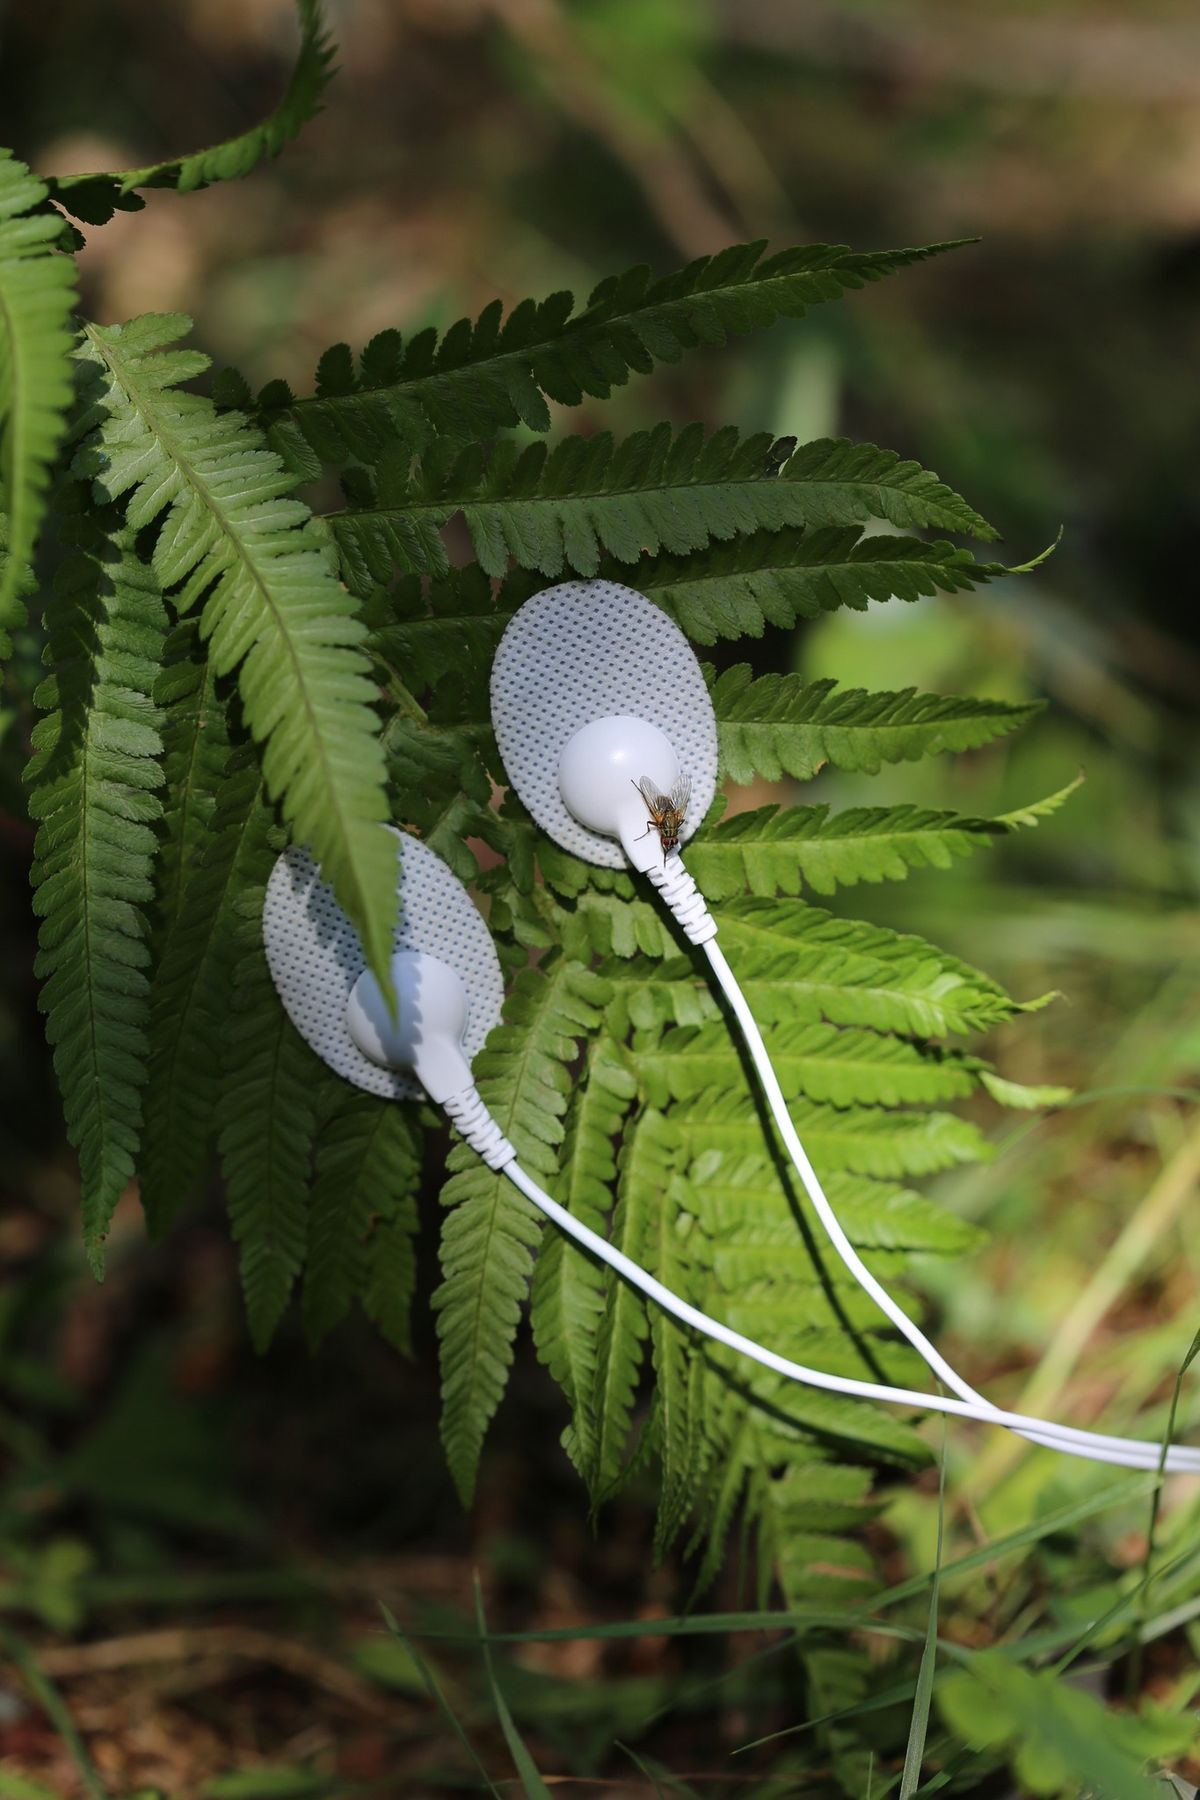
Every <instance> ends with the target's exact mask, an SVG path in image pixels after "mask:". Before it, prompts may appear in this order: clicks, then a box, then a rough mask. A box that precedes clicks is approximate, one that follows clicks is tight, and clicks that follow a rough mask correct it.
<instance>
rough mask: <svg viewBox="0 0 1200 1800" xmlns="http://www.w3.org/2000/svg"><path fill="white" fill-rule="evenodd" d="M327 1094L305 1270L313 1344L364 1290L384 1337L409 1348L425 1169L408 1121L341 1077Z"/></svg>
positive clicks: (328, 1087)
mask: <svg viewBox="0 0 1200 1800" xmlns="http://www.w3.org/2000/svg"><path fill="white" fill-rule="evenodd" d="M323 1091H324V1094H325V1096H326V1104H325V1105H324V1106H323V1107H322V1109H321V1110H322V1111H323V1112H324V1115H325V1116H324V1122H323V1124H322V1126H321V1133H320V1138H319V1141H318V1145H317V1163H316V1181H315V1182H314V1184H313V1191H312V1201H311V1204H310V1207H309V1215H308V1257H307V1261H306V1263H305V1269H304V1326H305V1330H306V1332H307V1334H308V1341H309V1343H310V1345H311V1346H312V1347H313V1348H314V1349H316V1347H317V1346H318V1345H319V1344H320V1343H321V1341H322V1339H323V1338H325V1337H326V1336H327V1334H328V1333H329V1332H330V1331H331V1330H332V1329H333V1327H334V1326H335V1325H337V1324H338V1323H339V1322H340V1321H341V1320H342V1319H343V1318H344V1317H345V1315H346V1313H347V1312H348V1311H349V1309H350V1304H351V1302H352V1301H353V1300H354V1299H355V1298H356V1297H358V1298H361V1300H362V1303H363V1307H364V1310H365V1311H366V1313H367V1314H368V1316H369V1317H370V1318H371V1319H372V1320H373V1321H374V1323H375V1324H377V1325H378V1326H379V1329H380V1330H381V1331H382V1333H383V1335H384V1336H385V1337H386V1338H387V1339H388V1341H389V1342H390V1343H392V1344H394V1345H395V1347H396V1348H397V1349H398V1350H404V1351H410V1350H411V1338H410V1322H409V1314H410V1310H411V1306H412V1296H413V1291H414V1288H415V1286H416V1274H417V1266H416V1254H415V1251H414V1247H413V1238H414V1236H415V1234H416V1228H417V1208H416V1198H415V1193H414V1190H415V1187H416V1182H417V1177H418V1175H419V1173H420V1161H419V1157H418V1145H417V1140H416V1136H415V1133H414V1131H413V1125H412V1120H411V1118H410V1116H409V1112H408V1109H406V1108H405V1107H402V1106H397V1105H396V1103H395V1102H394V1101H386V1100H377V1099H376V1098H375V1097H374V1095H372V1094H363V1093H359V1092H357V1091H356V1090H355V1089H354V1088H352V1087H351V1086H350V1085H349V1084H348V1083H347V1082H345V1081H341V1080H329V1081H327V1082H326V1084H325V1088H324V1090H323Z"/></svg>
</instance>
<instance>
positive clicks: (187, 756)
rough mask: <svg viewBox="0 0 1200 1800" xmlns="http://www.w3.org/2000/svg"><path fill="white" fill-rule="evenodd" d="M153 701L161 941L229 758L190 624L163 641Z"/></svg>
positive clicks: (206, 665) (224, 725) (208, 672)
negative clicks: (160, 805)
mask: <svg viewBox="0 0 1200 1800" xmlns="http://www.w3.org/2000/svg"><path fill="white" fill-rule="evenodd" d="M154 698H155V702H156V703H157V705H158V706H159V707H160V709H161V711H162V715H163V776H164V785H165V787H166V795H167V807H166V811H165V817H164V820H163V833H162V846H161V849H160V851H159V860H158V883H157V889H158V892H157V899H158V908H157V911H158V935H159V937H160V938H161V940H162V941H163V942H165V941H166V940H167V938H168V937H169V936H170V932H171V930H172V928H173V926H174V925H175V922H176V920H177V919H178V917H179V912H180V908H181V907H182V904H183V896H184V892H185V890H186V887H187V884H188V881H189V879H190V878H191V875H192V873H193V871H194V869H195V866H196V859H197V857H198V856H199V854H200V850H201V846H202V845H203V844H204V841H205V838H206V835H207V833H208V829H209V827H210V825H211V823H212V819H213V814H214V811H215V808H216V804H217V792H218V789H219V788H220V785H221V781H222V779H223V777H224V774H225V765H226V763H227V761H228V759H229V725H228V721H227V719H226V716H225V708H224V705H223V704H222V701H221V699H220V696H219V695H218V693H217V679H216V675H215V673H214V671H213V667H212V664H211V663H210V662H209V660H208V658H207V656H206V655H205V654H204V646H203V645H202V644H201V642H200V634H199V629H198V627H197V624H196V621H195V620H194V619H184V620H182V621H181V622H180V623H179V624H178V625H176V626H175V627H174V629H173V630H172V631H171V632H170V633H169V634H168V637H167V642H166V647H165V649H164V652H163V666H162V669H161V670H160V671H159V676H158V680H157V681H156V682H155V684H154Z"/></svg>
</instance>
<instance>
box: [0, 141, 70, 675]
mask: <svg viewBox="0 0 1200 1800" xmlns="http://www.w3.org/2000/svg"><path fill="white" fill-rule="evenodd" d="M45 200H46V186H45V183H44V182H41V181H38V179H37V178H36V176H34V175H31V174H30V172H29V170H28V169H27V168H26V167H25V165H24V163H20V162H18V161H17V159H16V158H15V157H14V156H13V154H12V152H11V151H10V150H0V481H2V483H3V501H2V502H0V513H7V542H6V545H5V549H6V554H5V556H4V557H2V558H0V655H3V656H7V655H8V654H9V651H10V650H11V648H12V643H11V639H10V637H9V633H10V631H11V630H12V629H13V627H14V626H17V625H20V624H22V623H23V622H24V619H25V608H24V606H23V604H22V602H21V599H20V590H21V584H22V580H23V576H24V571H25V567H26V564H27V563H28V562H29V561H30V559H31V557H32V556H33V551H34V546H35V544H36V542H37V534H38V527H39V525H40V523H41V519H42V514H43V512H44V511H45V505H46V490H47V487H48V485H49V480H50V467H51V465H52V463H53V462H54V459H55V456H56V455H57V452H58V447H59V445H60V444H61V443H62V440H63V435H64V433H65V431H66V422H67V409H68V407H69V405H70V401H71V366H70V355H71V342H72V334H71V329H70V323H69V320H70V314H71V308H72V306H73V305H74V303H75V271H74V265H73V264H72V262H71V260H70V258H69V257H66V256H60V255H59V254H58V239H59V231H60V227H61V224H62V221H61V220H60V219H59V217H58V215H57V214H56V213H55V212H54V210H53V209H52V208H51V207H48V206H46V205H45Z"/></svg>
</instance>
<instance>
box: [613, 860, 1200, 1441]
mask: <svg viewBox="0 0 1200 1800" xmlns="http://www.w3.org/2000/svg"><path fill="white" fill-rule="evenodd" d="M666 871H667V872H666V873H665V875H664V876H663V877H660V878H659V879H657V880H656V879H655V872H653V871H647V873H648V874H649V875H650V879H651V881H652V882H653V884H654V886H655V887H656V888H658V890H659V891H660V893H661V894H662V896H663V899H664V900H665V901H666V902H667V904H668V906H670V907H671V909H672V911H675V908H676V905H677V904H678V905H679V906H680V919H679V922H680V924H681V925H682V926H683V929H684V931H685V932H686V934H687V936H688V938H689V939H690V940H691V942H692V943H696V944H699V945H700V947H701V948H702V949H703V951H704V954H705V956H706V957H707V958H708V961H709V964H710V966H711V968H712V971H713V973H714V975H715V976H716V978H717V981H718V983H719V985H720V987H721V991H722V993H723V994H724V995H725V998H726V999H727V1000H728V1002H729V1005H730V1008H731V1009H732V1011H733V1014H734V1017H735V1018H736V1019H737V1022H738V1025H739V1026H740V1028H741V1031H742V1035H743V1037H744V1039H745V1042H746V1047H747V1049H748V1050H749V1052H750V1056H751V1060H752V1061H753V1063H754V1067H755V1072H756V1073H757V1075H758V1078H759V1081H760V1083H761V1085H762V1090H763V1093H764V1095H765V1097H766V1100H767V1104H768V1106H769V1107H770V1109H771V1115H772V1117H773V1118H774V1120H775V1123H776V1125H777V1126H778V1128H779V1133H780V1135H781V1137H782V1138H783V1141H784V1144H785V1146H786V1148H787V1152H788V1155H789V1156H790V1158H791V1160H792V1163H793V1165H794V1167H795V1169H796V1172H797V1174H798V1175H799V1177H800V1179H801V1181H802V1182H803V1184H804V1189H805V1192H806V1193H807V1195H808V1197H809V1199H810V1200H811V1202H812V1205H813V1208H814V1210H815V1212H816V1214H817V1217H818V1218H819V1219H820V1221H821V1224H822V1225H823V1226H824V1228H825V1231H826V1234H827V1235H828V1237H829V1241H830V1243H831V1244H832V1245H833V1248H834V1250H835V1251H836V1252H837V1254H838V1256H839V1257H840V1258H841V1260H842V1262H843V1263H844V1265H845V1267H846V1268H847V1269H848V1270H849V1272H850V1273H851V1274H852V1275H853V1276H854V1278H855V1280H856V1281H857V1282H858V1284H859V1286H860V1287H861V1288H862V1289H863V1290H864V1291H865V1292H866V1293H868V1294H869V1295H870V1296H871V1298H872V1299H873V1300H874V1301H875V1304H876V1305H877V1306H878V1307H879V1308H880V1310H881V1311H882V1312H883V1313H884V1314H885V1315H886V1316H887V1318H889V1319H890V1320H891V1321H892V1323H893V1324H894V1325H895V1326H896V1328H897V1329H898V1330H899V1331H900V1332H902V1333H903V1335H904V1337H905V1338H907V1340H908V1342H909V1343H910V1344H911V1345H912V1346H913V1348H914V1349H915V1350H916V1351H917V1352H918V1353H919V1354H920V1356H921V1357H922V1358H923V1359H924V1361H925V1362H926V1364H927V1365H928V1366H929V1368H930V1369H932V1370H933V1372H934V1373H935V1374H936V1375H938V1376H940V1377H941V1379H942V1380H943V1381H944V1382H945V1384H946V1386H947V1387H948V1388H949V1389H950V1390H951V1392H952V1393H955V1394H957V1395H958V1396H959V1399H960V1402H962V1403H963V1404H958V1403H951V1402H945V1403H943V1402H942V1401H940V1400H935V1399H934V1397H933V1396H931V1395H926V1396H925V1397H924V1403H926V1404H928V1405H929V1406H933V1407H936V1409H937V1410H940V1411H946V1412H958V1413H961V1414H962V1416H964V1417H966V1418H975V1419H979V1420H982V1421H987V1422H990V1423H993V1424H1004V1425H1007V1426H1009V1428H1010V1429H1012V1430H1015V1431H1017V1432H1018V1433H1019V1435H1020V1436H1022V1437H1026V1438H1028V1439H1029V1441H1030V1442H1031V1443H1036V1444H1041V1445H1043V1446H1044V1447H1045V1448H1047V1449H1054V1450H1062V1451H1065V1452H1067V1453H1068V1454H1070V1455H1076V1456H1090V1457H1092V1458H1094V1459H1095V1460H1097V1461H1102V1462H1115V1463H1119V1464H1123V1465H1125V1466H1127V1467H1135V1468H1157V1466H1158V1462H1159V1458H1160V1455H1161V1446H1160V1445H1157V1444H1148V1443H1146V1442H1144V1441H1143V1440H1139V1439H1136V1438H1122V1437H1115V1436H1110V1435H1109V1434H1108V1433H1105V1432H1091V1431H1084V1430H1081V1429H1080V1428H1078V1427H1076V1426H1071V1425H1060V1424H1058V1423H1056V1422H1055V1421H1052V1420H1044V1419H1034V1418H1030V1417H1028V1416H1027V1415H1022V1414H1016V1413H1004V1412H1002V1409H1000V1408H998V1407H995V1406H993V1405H992V1403H991V1401H989V1400H988V1399H987V1398H986V1397H985V1396H984V1395H983V1394H980V1393H979V1392H978V1391H977V1390H976V1389H975V1388H973V1387H971V1385H970V1383H969V1382H966V1381H964V1380H963V1378H962V1376H961V1375H959V1373H958V1372H957V1370H956V1369H954V1368H952V1367H951V1365H950V1364H949V1363H948V1362H947V1361H946V1359H945V1357H944V1356H942V1354H941V1352H940V1351H939V1350H938V1349H937V1347H936V1346H935V1345H934V1344H932V1343H931V1342H930V1341H929V1339H928V1338H927V1337H926V1336H925V1334H924V1332H922V1331H921V1329H920V1327H919V1326H917V1325H916V1324H914V1323H913V1321H912V1320H911V1319H910V1318H909V1316H908V1314H907V1313H906V1312H905V1311H904V1309H903V1307H901V1306H900V1305H899V1304H898V1303H897V1302H896V1301H895V1300H893V1299H892V1297H891V1295H890V1294H889V1293H888V1291H887V1289H886V1288H885V1287H884V1286H883V1285H882V1284H881V1283H880V1282H879V1281H877V1280H876V1278H875V1276H874V1275H872V1273H871V1271H870V1270H869V1269H868V1268H867V1266H866V1264H865V1263H864V1262H863V1260H862V1258H861V1257H860V1256H859V1254H858V1252H857V1251H856V1250H855V1248H854V1246H853V1244H851V1242H850V1240H849V1238H848V1237H847V1236H846V1233H845V1231H844V1230H843V1228H842V1225H841V1222H840V1220H839V1219H838V1216H837V1214H836V1213H835V1212H834V1210H833V1207H832V1206H831V1205H830V1203H829V1200H828V1198H827V1197H826V1194H825V1191H824V1189H823V1188H822V1186H821V1183H820V1181H819V1179H818V1177H817V1173H816V1170H815V1169H814V1168H813V1166H812V1164H811V1162H810V1161H809V1159H808V1155H807V1152H806V1151H805V1149H804V1145H803V1144H802V1143H801V1142H800V1138H799V1135H798V1134H797V1131H796V1128H795V1126H794V1125H793V1123H792V1119H791V1115H790V1113H789V1112H788V1108H787V1102H786V1100H785V1098H784V1095H783V1090H782V1088H781V1087H780V1085H779V1080H778V1077H777V1076H776V1074H775V1069H774V1066H773V1065H772V1062H771V1059H770V1056H769V1055H768V1053H767V1047H766V1045H765V1044H764V1042H763V1039H762V1033H761V1032H760V1031H759V1029H758V1025H757V1023H756V1021H755V1018H754V1015H753V1013H752V1012H751V1011H750V1008H749V1006H748V1004H747V1002H746V997H745V995H744V994H743V993H742V990H741V988H740V987H739V985H738V982H737V979H736V977H735V976H734V973H733V970H732V969H731V968H730V967H729V964H728V962H727V961H726V959H725V953H724V951H723V950H721V948H720V946H719V945H718V944H717V943H715V942H714V938H715V935H716V926H715V924H714V923H713V921H712V917H711V914H709V913H708V911H707V908H706V907H703V903H702V901H701V907H700V908H698V907H697V899H698V898H699V896H698V892H697V889H696V886H695V882H694V880H693V879H692V877H691V876H690V875H688V876H686V879H685V871H684V870H683V866H682V858H680V857H679V856H677V855H676V856H673V857H671V858H670V860H669V862H668V863H667V865H666ZM606 1260H609V1259H606ZM613 1266H614V1267H615V1266H616V1265H615V1264H614V1265H613ZM632 1266H634V1265H631V1267H632ZM630 1279H632V1276H630ZM647 1279H649V1277H648V1278H647ZM639 1285H640V1284H639ZM647 1291H649V1290H647ZM666 1291H667V1290H665V1289H664V1290H663V1292H664V1293H665V1292H666ZM664 1304H665V1302H664ZM679 1304H680V1305H684V1304H685V1303H684V1302H682V1301H681V1302H679ZM677 1316H682V1315H677ZM703 1317H704V1315H703V1314H700V1315H698V1316H697V1318H698V1319H702V1318H703ZM689 1322H690V1323H693V1324H696V1323H697V1319H693V1320H690V1321H689ZM712 1323H713V1321H711V1320H710V1321H707V1323H706V1324H705V1325H702V1326H699V1327H698V1328H699V1329H702V1330H706V1329H707V1328H708V1325H711V1324H712ZM725 1331H726V1328H725V1327H721V1328H720V1332H719V1333H713V1334H711V1335H719V1336H720V1341H721V1342H725V1343H728V1342H731V1338H730V1337H729V1336H727V1335H724V1334H725ZM733 1335H734V1336H738V1334H736V1333H734V1334H733ZM735 1348H738V1349H741V1350H742V1351H744V1353H745V1354H746V1355H754V1356H755V1359H756V1360H757V1361H759V1362H764V1363H765V1364H766V1366H767V1367H769V1368H778V1369H779V1371H780V1373H784V1374H792V1375H793V1378H794V1379H796V1380H799V1381H806V1380H809V1379H810V1377H811V1376H812V1374H813V1371H811V1370H809V1371H807V1372H803V1373H801V1372H797V1371H800V1369H801V1365H800V1364H795V1363H793V1364H789V1365H788V1366H787V1368H783V1367H781V1364H782V1363H783V1362H785V1361H786V1359H780V1358H775V1359H774V1360H771V1361H768V1360H767V1359H768V1358H770V1357H773V1354H774V1353H773V1352H769V1351H761V1352H760V1351H759V1347H758V1346H753V1347H751V1340H750V1339H748V1338H739V1341H738V1343H737V1345H736V1346H735ZM834 1379H835V1378H834V1377H822V1378H821V1379H820V1380H819V1381H818V1382H816V1383H815V1385H817V1386H829V1385H831V1383H832V1382H833V1381H834ZM869 1386H871V1384H863V1385H862V1386H861V1388H848V1389H845V1390H839V1391H846V1392H860V1391H861V1392H862V1393H863V1394H864V1396H865V1397H867V1398H872V1399H880V1398H888V1397H890V1398H892V1399H900V1398H908V1399H911V1397H912V1396H911V1394H909V1393H907V1392H906V1390H903V1389H899V1388H884V1387H873V1388H872V1391H871V1393H870V1394H867V1392H866V1389H867V1387H869ZM1165 1466H1166V1468H1167V1469H1168V1470H1170V1471H1171V1472H1172V1473H1175V1472H1183V1471H1185V1470H1187V1471H1200V1450H1197V1449H1191V1448H1189V1447H1188V1446H1186V1445H1178V1444H1173V1445H1171V1446H1170V1448H1169V1450H1168V1453H1167V1461H1166V1465H1165Z"/></svg>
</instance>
